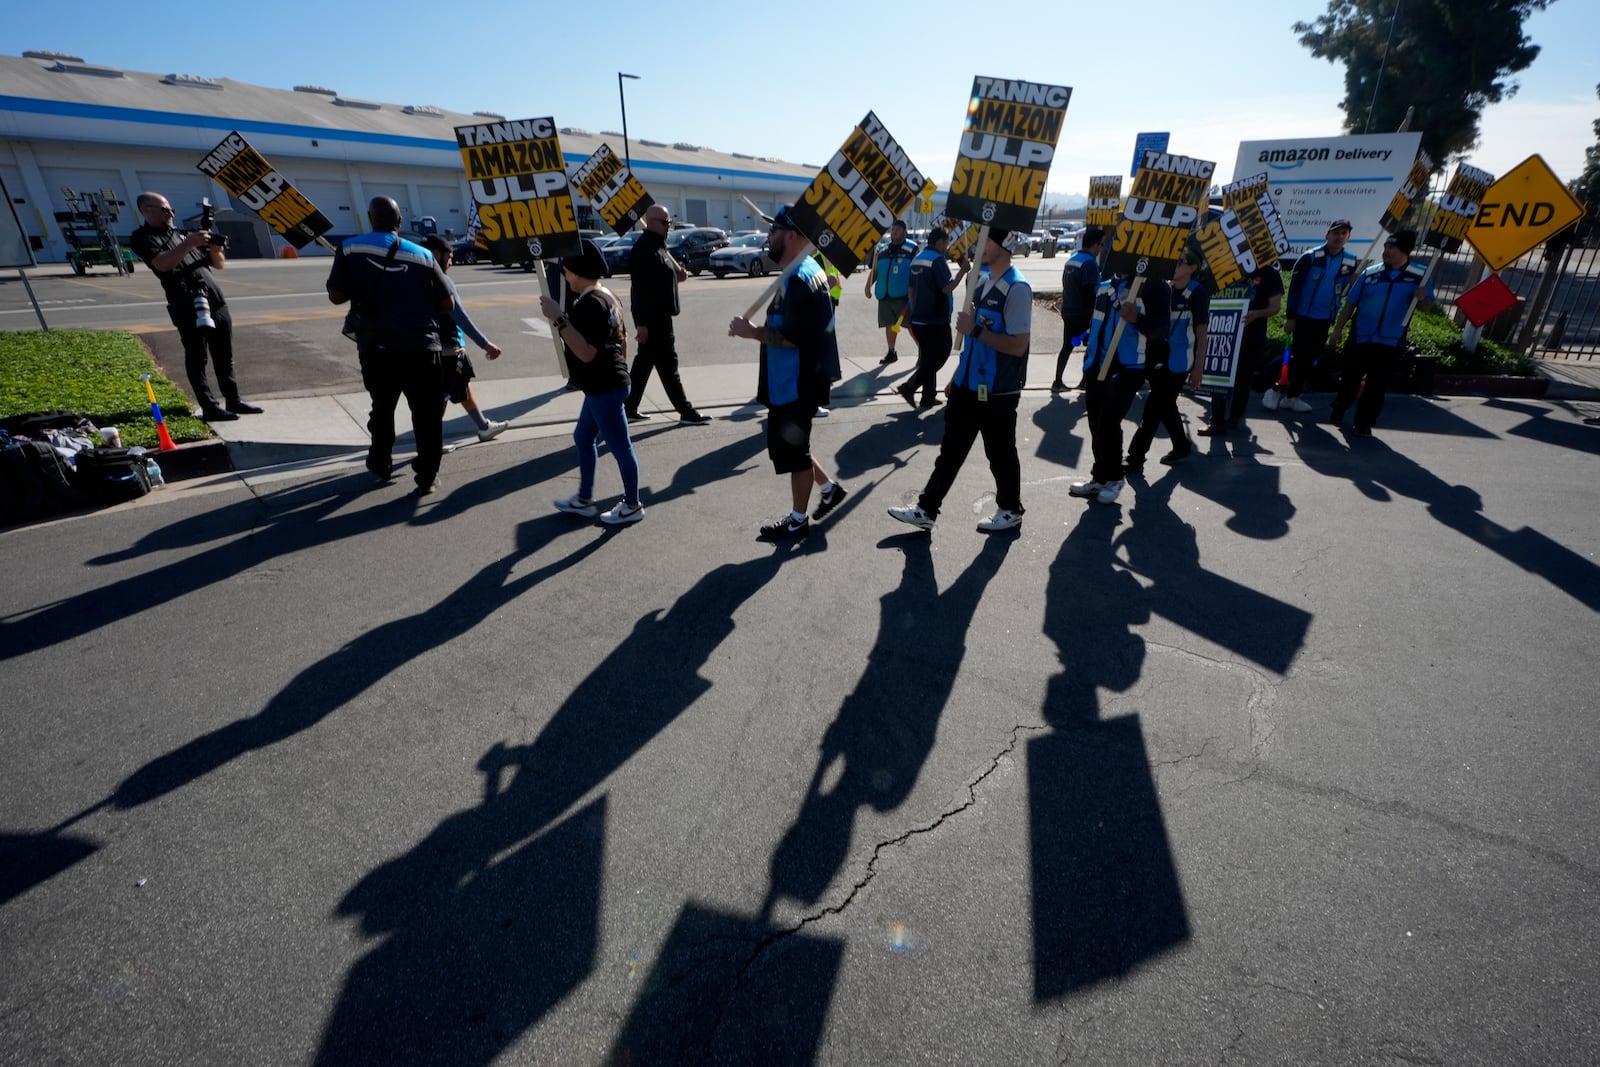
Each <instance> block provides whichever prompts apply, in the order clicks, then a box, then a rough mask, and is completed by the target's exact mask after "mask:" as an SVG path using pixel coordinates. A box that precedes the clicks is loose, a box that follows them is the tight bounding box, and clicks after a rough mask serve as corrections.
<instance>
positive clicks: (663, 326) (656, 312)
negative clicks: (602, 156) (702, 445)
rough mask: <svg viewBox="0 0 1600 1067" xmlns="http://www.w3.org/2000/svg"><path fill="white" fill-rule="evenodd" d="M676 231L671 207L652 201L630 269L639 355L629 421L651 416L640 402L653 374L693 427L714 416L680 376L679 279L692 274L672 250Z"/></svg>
mask: <svg viewBox="0 0 1600 1067" xmlns="http://www.w3.org/2000/svg"><path fill="white" fill-rule="evenodd" d="M671 230H672V212H670V211H668V210H667V208H666V207H665V205H662V204H651V205H650V206H649V207H648V208H647V209H645V213H644V233H643V234H642V235H640V237H639V241H638V243H637V244H635V245H634V246H633V256H632V258H631V261H630V267H629V271H630V273H631V274H632V277H633V284H632V286H631V291H630V293H629V297H628V300H629V303H630V305H631V310H632V312H633V327H634V332H635V334H636V336H637V337H638V339H639V354H638V355H636V356H634V357H633V370H632V371H630V372H629V375H628V376H629V378H631V379H632V381H633V386H632V389H631V390H630V391H629V393H628V405H627V406H628V421H629V422H638V421H640V420H641V419H644V418H646V417H647V416H645V415H642V414H640V412H639V402H640V401H641V400H643V399H644V388H645V385H646V384H648V383H649V381H650V372H651V370H654V371H655V372H656V373H657V374H659V375H661V388H663V389H665V390H666V391H667V399H668V400H669V401H670V402H671V403H672V406H673V408H674V409H676V410H677V412H678V421H679V422H682V423H685V424H687V425H691V426H703V425H704V424H706V423H708V422H710V421H711V420H710V419H708V418H706V417H705V416H704V415H702V414H700V412H698V411H696V410H695V407H694V405H693V404H691V403H689V397H688V396H687V395H686V394H685V393H684V391H683V380H682V379H681V378H679V377H678V349H677V341H676V339H675V338H674V337H673V333H672V319H673V316H675V315H677V314H678V283H679V282H681V281H683V280H684V279H685V278H687V277H688V276H689V272H688V271H686V270H684V269H683V266H682V265H681V264H680V263H679V262H678V261H677V260H676V259H674V258H673V256H672V253H671V252H668V251H667V234H668V233H669V232H671Z"/></svg>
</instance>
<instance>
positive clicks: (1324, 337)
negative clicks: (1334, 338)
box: [1289, 319, 1333, 396]
mask: <svg viewBox="0 0 1600 1067" xmlns="http://www.w3.org/2000/svg"><path fill="white" fill-rule="evenodd" d="M1332 325H1333V323H1332V322H1331V321H1329V320H1327V319H1295V320H1294V333H1293V334H1291V335H1290V337H1289V395H1290V396H1299V395H1300V394H1301V393H1303V392H1305V389H1306V382H1307V381H1308V380H1310V378H1311V365H1312V364H1313V363H1319V362H1322V361H1323V360H1324V359H1325V358H1326V354H1327V351H1328V328H1329V327H1331V326H1332Z"/></svg>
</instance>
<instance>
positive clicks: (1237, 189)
mask: <svg viewBox="0 0 1600 1067" xmlns="http://www.w3.org/2000/svg"><path fill="white" fill-rule="evenodd" d="M1222 206H1223V208H1224V209H1225V210H1228V211H1231V212H1233V215H1234V217H1235V218H1237V219H1238V220H1239V225H1240V226H1241V227H1242V228H1243V229H1244V234H1245V237H1246V238H1247V239H1248V240H1249V242H1250V253H1251V264H1250V265H1249V266H1244V265H1242V264H1241V269H1242V270H1243V271H1244V272H1245V273H1246V274H1253V273H1255V268H1256V266H1257V265H1260V266H1265V265H1267V264H1269V263H1276V262H1277V261H1278V259H1279V257H1281V256H1283V255H1286V254H1287V253H1288V251H1289V249H1290V248H1292V247H1293V245H1292V244H1290V242H1289V234H1288V231H1287V230H1286V229H1285V228H1284V225H1283V218H1282V217H1281V216H1280V215H1279V214H1278V206H1277V205H1276V204H1274V203H1273V202H1272V190H1271V188H1270V185H1269V183H1268V180H1267V172H1266V171H1262V172H1261V173H1260V174H1253V175H1251V176H1249V177H1247V178H1242V179H1240V180H1238V181H1235V182H1230V183H1229V184H1227V185H1224V186H1223V187H1222Z"/></svg>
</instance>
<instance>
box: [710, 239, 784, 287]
mask: <svg viewBox="0 0 1600 1067" xmlns="http://www.w3.org/2000/svg"><path fill="white" fill-rule="evenodd" d="M708 269H709V270H710V271H711V273H712V274H715V275H716V276H717V277H719V278H726V277H727V276H728V275H730V274H748V275H750V277H752V278H763V277H765V276H766V274H767V272H768V271H774V270H777V269H778V264H777V262H776V261H775V260H774V259H773V258H772V257H771V256H769V255H767V235H766V234H764V233H752V234H746V235H745V236H743V237H735V238H734V239H733V241H732V242H731V243H730V244H729V245H728V246H727V247H726V248H719V249H717V250H716V251H715V252H713V253H711V259H710V261H709V265H708Z"/></svg>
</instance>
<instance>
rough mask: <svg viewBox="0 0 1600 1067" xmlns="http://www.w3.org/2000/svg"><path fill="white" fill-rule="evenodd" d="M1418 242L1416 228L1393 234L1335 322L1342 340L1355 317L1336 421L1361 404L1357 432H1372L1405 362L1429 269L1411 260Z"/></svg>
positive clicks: (1335, 334)
mask: <svg viewBox="0 0 1600 1067" xmlns="http://www.w3.org/2000/svg"><path fill="white" fill-rule="evenodd" d="M1416 246H1417V235H1416V233H1415V232H1414V231H1412V230H1400V231H1398V232H1396V233H1392V234H1390V235H1389V237H1388V239H1387V240H1385V241H1384V242H1383V262H1382V263H1376V264H1373V265H1372V266H1371V267H1368V268H1367V269H1366V270H1365V271H1362V272H1361V274H1360V275H1358V276H1357V277H1356V281H1355V284H1354V285H1352V286H1351V287H1350V294H1349V295H1348V296H1347V297H1345V302H1344V307H1343V308H1342V309H1340V311H1339V318H1338V319H1337V320H1335V321H1334V324H1333V334H1332V340H1333V342H1334V343H1335V344H1338V343H1340V338H1342V337H1343V336H1344V330H1345V323H1346V322H1348V321H1350V319H1351V318H1354V319H1355V330H1354V331H1353V332H1352V336H1351V341H1352V343H1351V344H1350V345H1349V346H1348V347H1346V348H1345V352H1344V360H1343V371H1342V373H1341V374H1340V377H1339V392H1338V394H1337V395H1336V396H1335V397H1334V398H1333V419H1332V421H1333V423H1334V424H1335V425H1339V424H1342V423H1343V422H1344V413H1345V411H1346V410H1348V409H1349V407H1350V405H1351V404H1355V406H1356V419H1355V435H1356V436H1357V437H1371V436H1372V427H1373V426H1374V425H1375V424H1376V423H1377V421H1378V413H1379V412H1381V411H1382V410H1383V398H1384V394H1385V393H1386V392H1387V391H1388V388H1389V375H1390V374H1392V373H1394V369H1395V367H1396V366H1397V365H1398V364H1399V362H1400V350H1401V347H1402V346H1403V345H1404V344H1405V341H1406V328H1407V327H1408V326H1409V325H1410V323H1411V307H1412V305H1413V304H1414V303H1415V302H1416V300H1417V297H1418V296H1419V295H1421V290H1422V281H1423V274H1424V271H1423V269H1422V268H1421V267H1420V266H1414V265H1413V264H1412V262H1411V250H1412V249H1413V248H1415V247H1416ZM1363 375H1365V376H1366V380H1367V384H1366V387H1365V388H1362V386H1361V379H1362V376H1363ZM1358 389H1359V390H1360V392H1361V398H1360V399H1359V400H1357V399H1356V391H1357V390H1358Z"/></svg>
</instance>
